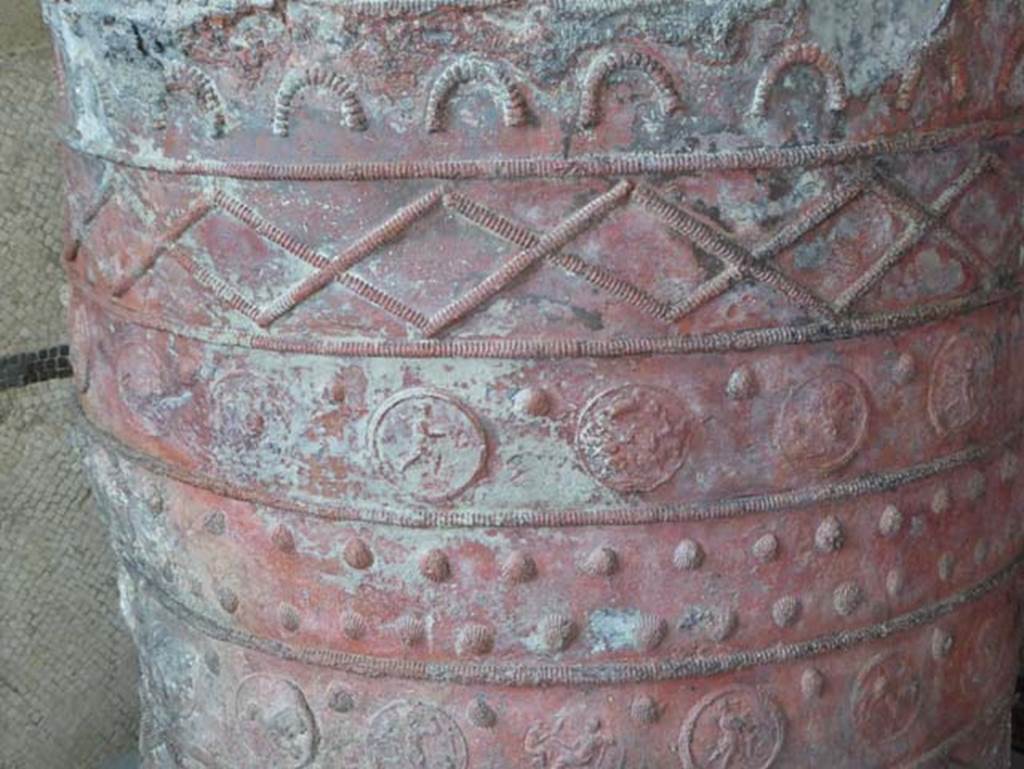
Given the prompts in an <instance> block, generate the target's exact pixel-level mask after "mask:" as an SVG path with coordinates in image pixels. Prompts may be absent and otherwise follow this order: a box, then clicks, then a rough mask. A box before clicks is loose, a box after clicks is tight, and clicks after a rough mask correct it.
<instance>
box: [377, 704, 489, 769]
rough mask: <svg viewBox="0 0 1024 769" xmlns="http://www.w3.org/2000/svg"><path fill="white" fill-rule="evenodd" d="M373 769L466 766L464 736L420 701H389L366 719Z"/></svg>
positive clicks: (461, 768)
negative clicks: (368, 722)
mask: <svg viewBox="0 0 1024 769" xmlns="http://www.w3.org/2000/svg"><path fill="white" fill-rule="evenodd" d="M366 750H367V756H368V758H369V760H370V766H372V767H373V769H466V767H467V766H468V760H469V759H468V756H467V749H466V738H465V737H464V736H463V734H462V730H460V729H459V726H458V724H456V723H455V721H453V720H452V718H451V717H450V716H449V715H448V714H447V713H445V712H444V711H443V710H440V709H438V708H436V707H433V706H432V705H426V704H424V703H421V702H393V703H391V704H390V705H387V706H386V707H385V708H384V709H383V710H381V711H380V712H379V713H377V714H376V715H375V716H374V717H373V720H372V721H371V722H370V727H369V732H368V734H367V737H366Z"/></svg>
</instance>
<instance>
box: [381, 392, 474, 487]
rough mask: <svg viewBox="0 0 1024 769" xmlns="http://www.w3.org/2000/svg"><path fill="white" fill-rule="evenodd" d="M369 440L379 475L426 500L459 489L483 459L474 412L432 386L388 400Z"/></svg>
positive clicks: (470, 478)
mask: <svg viewBox="0 0 1024 769" xmlns="http://www.w3.org/2000/svg"><path fill="white" fill-rule="evenodd" d="M370 442H371V444H372V448H373V454H374V457H375V459H376V462H377V468H378V470H379V472H380V473H381V475H382V476H383V477H385V478H386V479H387V480H388V481H390V482H391V483H393V484H395V485H396V486H398V487H399V488H401V489H403V490H405V491H406V492H408V493H409V494H410V495H411V496H413V497H416V498H418V499H424V500H428V501H440V500H444V499H449V498H451V497H454V496H456V495H457V494H459V493H460V492H462V491H463V490H464V489H466V487H468V486H469V485H470V484H471V483H472V482H473V481H474V480H475V479H476V477H477V476H478V475H479V474H480V472H481V471H482V470H483V467H484V463H485V461H486V459H487V439H486V437H485V436H484V431H483V428H482V427H481V426H480V422H479V421H478V420H477V418H476V416H475V415H474V414H473V413H472V412H471V411H470V410H469V409H468V408H467V407H466V406H465V405H463V404H462V403H460V402H459V401H457V400H456V399H455V398H452V397H451V396H449V395H446V394H444V393H441V392H438V391H436V390H427V389H413V390H404V391H402V392H399V393H396V394H395V395H393V396H392V397H391V398H389V399H388V400H387V401H386V402H385V403H384V404H383V405H382V406H381V407H380V408H379V409H378V411H377V413H376V414H375V415H374V417H373V420H372V422H371V424H370Z"/></svg>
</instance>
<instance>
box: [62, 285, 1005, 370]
mask: <svg viewBox="0 0 1024 769" xmlns="http://www.w3.org/2000/svg"><path fill="white" fill-rule="evenodd" d="M73 286H74V289H75V292H76V293H77V294H79V295H80V296H81V297H82V298H83V299H84V300H86V301H88V302H90V303H92V304H94V305H96V306H97V307H100V308H102V309H103V310H104V311H105V312H106V313H108V314H110V315H111V316H112V317H115V318H117V319H119V320H122V321H124V322H126V323H130V324H133V325H137V326H141V327H142V328H148V329H152V330H154V331H163V332H166V333H168V334H173V335H174V336H179V337H183V338H186V339H195V340H197V341H200V342H206V343H209V344H216V345H223V346H227V347H241V348H252V349H258V350H267V351H272V352H279V353H295V354H302V355H323V356H330V357H355V358H363V357H367V358H368V357H374V358H375V357H383V358H440V357H448V358H497V359H517V358H619V357H630V356H643V355H696V354H705V353H725V352H752V351H756V350H763V349H766V348H770V347H785V346H792V345H799V344H814V343H827V342H837V341H842V340H845V339H857V338H861V337H867V336H876V335H879V334H887V333H892V332H896V331H905V330H908V329H912V328H917V327H920V326H925V325H928V324H931V323H938V322H942V321H946V320H950V319H952V318H959V317H963V316H966V315H969V314H971V313H974V312H977V311H979V310H983V309H985V308H988V307H998V306H1003V305H1006V304H1009V303H1012V302H1016V301H1017V300H1018V299H1019V297H1020V295H1021V289H1020V288H1014V289H1011V290H1009V291H1005V292H1001V293H999V294H996V295H994V296H993V295H990V294H987V293H973V294H970V295H968V296H964V297H958V298H956V299H951V300H948V301H943V302H936V303H934V304H929V305H924V306H921V307H917V308H915V309H912V310H906V311H900V312H884V313H878V314H874V315H866V316H863V317H857V318H849V319H845V318H844V319H839V320H836V321H834V322H831V323H823V322H822V323H807V324H801V325H793V326H782V327H776V328H758V329H748V330H743V331H720V332H706V333H696V334H680V335H678V336H665V337H647V338H637V339H615V340H590V339H541V340H537V339H508V338H505V339H410V340H400V339H379V340H376V339H374V340H371V339H353V340H349V339H334V338H329V337H327V338H325V337H321V338H316V337H315V336H314V337H312V338H310V336H301V337H300V336H296V335H289V334H267V333H259V332H253V333H239V332H235V331H227V330H224V331H222V330H218V329H212V328H203V327H199V326H184V325H182V324H179V323H175V322H174V321H171V320H168V319H166V318H164V317H162V316H158V315H152V314H148V313H142V312H138V311H137V310H135V309H134V308H130V307H128V306H126V305H124V304H123V303H121V302H119V301H117V300H116V299H111V298H108V297H105V296H102V295H100V294H98V293H97V292H96V291H94V290H93V289H92V288H91V287H88V286H86V285H85V284H84V283H82V282H80V281H74V282H73ZM251 310H252V315H253V318H255V317H256V316H257V315H258V314H259V312H258V309H257V308H255V307H253V308H251Z"/></svg>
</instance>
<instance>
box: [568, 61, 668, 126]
mask: <svg viewBox="0 0 1024 769" xmlns="http://www.w3.org/2000/svg"><path fill="white" fill-rule="evenodd" d="M622 70H636V71H639V72H643V73H644V74H645V75H647V78H648V79H649V80H650V81H651V84H652V85H653V86H654V90H655V91H656V93H657V97H658V104H659V106H660V107H661V110H662V112H664V113H665V114H666V115H671V114H672V113H673V112H675V111H676V110H679V109H681V108H682V106H683V101H682V99H681V98H680V97H679V91H678V90H677V89H676V85H675V81H674V80H673V79H672V75H671V73H670V72H669V71H668V69H667V68H666V67H665V65H664V64H662V63H661V62H660V61H658V60H657V59H655V58H654V57H653V56H650V55H649V54H646V53H643V52H642V51H607V52H605V53H603V54H601V55H600V56H598V57H597V58H596V59H594V61H592V62H591V63H590V67H589V68H588V69H587V74H586V75H585V76H584V79H583V98H582V100H581V102H580V118H579V121H580V126H581V127H583V128H594V127H595V126H596V125H597V124H598V123H599V122H600V120H601V92H602V91H603V90H604V87H605V85H606V84H607V82H608V78H609V77H611V76H612V75H613V74H615V73H616V72H621V71H622Z"/></svg>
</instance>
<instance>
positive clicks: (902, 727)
mask: <svg viewBox="0 0 1024 769" xmlns="http://www.w3.org/2000/svg"><path fill="white" fill-rule="evenodd" d="M850 710H851V714H852V718H853V725H854V728H855V729H856V731H857V734H858V735H860V737H861V738H862V739H863V740H864V741H865V744H866V745H868V746H869V747H870V746H871V745H872V744H878V743H885V742H888V741H890V740H893V739H896V738H897V737H899V736H900V735H902V734H903V733H904V732H906V731H907V730H908V729H909V728H910V726H911V724H913V722H914V720H915V719H916V718H917V715H918V713H919V712H920V710H921V679H920V677H919V676H918V674H917V672H916V671H915V670H914V667H913V664H912V663H911V662H910V660H908V659H906V658H905V657H903V656H901V655H899V654H884V653H883V654H879V655H877V656H876V657H874V658H872V659H871V660H870V661H869V662H868V664H867V665H866V666H865V667H864V669H863V670H861V672H860V674H859V675H858V676H857V681H856V683H855V684H854V688H853V695H852V698H851V701H850Z"/></svg>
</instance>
